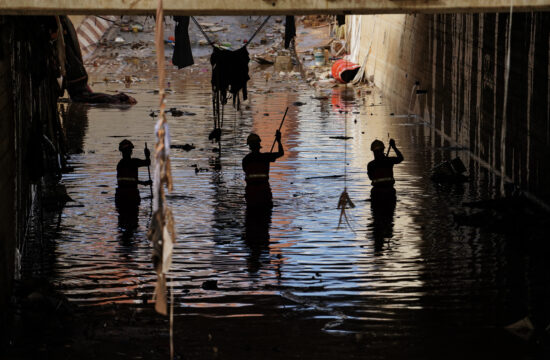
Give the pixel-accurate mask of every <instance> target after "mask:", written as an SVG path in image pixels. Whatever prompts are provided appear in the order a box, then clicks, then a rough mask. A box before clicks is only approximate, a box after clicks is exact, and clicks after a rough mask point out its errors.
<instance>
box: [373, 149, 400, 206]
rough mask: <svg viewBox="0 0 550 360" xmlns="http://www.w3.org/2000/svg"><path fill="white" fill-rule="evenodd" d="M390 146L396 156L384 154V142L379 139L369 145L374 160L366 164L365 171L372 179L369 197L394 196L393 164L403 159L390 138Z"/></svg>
mask: <svg viewBox="0 0 550 360" xmlns="http://www.w3.org/2000/svg"><path fill="white" fill-rule="evenodd" d="M390 147H391V148H393V150H394V151H395V154H396V155H397V156H386V155H384V143H383V142H382V141H380V140H374V141H373V142H372V144H371V146H370V149H371V150H372V152H373V153H374V160H372V161H371V162H369V164H368V165H367V173H368V175H369V179H371V181H372V190H371V199H372V198H373V196H374V197H376V196H379V195H380V196H384V195H390V194H391V195H393V196H395V189H394V188H393V184H395V179H394V178H393V166H394V165H395V164H399V163H400V162H401V161H403V154H401V151H399V150H398V149H397V147H396V146H395V140H393V139H390Z"/></svg>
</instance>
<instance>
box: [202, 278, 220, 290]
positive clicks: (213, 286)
mask: <svg viewBox="0 0 550 360" xmlns="http://www.w3.org/2000/svg"><path fill="white" fill-rule="evenodd" d="M201 287H202V288H203V289H204V290H218V280H206V281H205V282H203V283H202V286H201Z"/></svg>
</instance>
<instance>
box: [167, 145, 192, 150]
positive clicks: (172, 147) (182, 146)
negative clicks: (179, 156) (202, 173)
mask: <svg viewBox="0 0 550 360" xmlns="http://www.w3.org/2000/svg"><path fill="white" fill-rule="evenodd" d="M170 148H171V149H182V150H185V151H191V150H193V149H194V148H195V145H193V144H191V145H189V144H185V145H176V144H172V145H170Z"/></svg>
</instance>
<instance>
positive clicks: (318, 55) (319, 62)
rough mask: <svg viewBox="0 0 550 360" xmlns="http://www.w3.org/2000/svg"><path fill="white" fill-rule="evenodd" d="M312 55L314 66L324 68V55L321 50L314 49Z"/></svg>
mask: <svg viewBox="0 0 550 360" xmlns="http://www.w3.org/2000/svg"><path fill="white" fill-rule="evenodd" d="M313 55H314V59H315V65H316V66H324V65H325V54H324V52H323V49H321V48H317V49H315V52H314V53H313Z"/></svg>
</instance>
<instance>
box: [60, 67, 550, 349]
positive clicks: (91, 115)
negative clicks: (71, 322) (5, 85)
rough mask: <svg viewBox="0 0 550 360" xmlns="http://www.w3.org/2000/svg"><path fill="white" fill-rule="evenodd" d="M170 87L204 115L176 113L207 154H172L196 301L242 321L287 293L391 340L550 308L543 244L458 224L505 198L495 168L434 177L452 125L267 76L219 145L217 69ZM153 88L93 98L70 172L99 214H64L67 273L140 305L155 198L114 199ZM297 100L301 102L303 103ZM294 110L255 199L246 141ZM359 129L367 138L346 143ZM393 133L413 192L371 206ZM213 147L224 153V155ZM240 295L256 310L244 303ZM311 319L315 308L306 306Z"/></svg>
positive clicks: (179, 137) (175, 204) (181, 278)
mask: <svg viewBox="0 0 550 360" xmlns="http://www.w3.org/2000/svg"><path fill="white" fill-rule="evenodd" d="M171 81H172V84H173V89H174V91H175V93H174V94H172V95H171V97H170V98H169V102H170V106H173V107H178V108H180V109H187V108H190V109H192V111H193V112H195V113H196V115H195V116H187V115H186V116H182V117H178V118H170V119H169V121H170V125H171V127H170V131H171V136H172V140H173V142H174V143H178V144H184V143H193V144H194V145H195V147H196V149H193V150H191V151H188V152H187V151H183V150H181V149H173V151H172V153H171V160H172V172H173V177H174V191H173V193H172V194H168V196H167V199H168V200H167V201H168V202H169V203H170V205H171V206H172V209H173V211H174V216H175V218H176V224H177V233H178V234H179V238H178V243H177V244H176V248H175V251H174V261H173V270H172V274H171V275H172V276H173V279H174V281H173V283H174V290H175V292H176V294H177V295H178V296H184V297H185V307H186V308H185V309H186V310H189V309H190V308H192V309H191V310H192V311H193V312H194V313H197V314H207V315H212V313H213V312H216V311H219V309H221V308H223V312H224V314H225V315H227V316H246V315H249V314H251V313H254V314H257V312H258V309H257V308H254V309H253V307H252V306H249V305H247V304H249V303H251V302H253V300H247V301H242V297H246V296H251V297H252V296H265V297H270V296H273V297H279V296H285V297H288V298H289V299H290V298H292V299H293V300H292V301H295V302H296V303H297V304H304V306H303V308H304V309H313V308H314V309H323V310H322V311H325V309H329V310H326V311H327V313H326V314H325V313H323V314H325V316H327V317H333V314H336V313H339V314H344V315H345V316H340V315H338V316H339V317H338V319H345V320H342V321H340V322H339V323H338V325H337V326H335V327H334V328H331V329H332V330H338V331H354V332H359V333H369V332H372V333H376V334H377V335H378V334H381V335H380V336H382V337H383V336H386V338H385V340H387V341H395V338H394V337H393V336H403V337H407V336H408V337H413V338H414V337H416V339H418V338H422V337H423V336H428V335H433V330H432V329H438V327H437V326H435V325H438V326H439V325H441V322H443V321H444V322H445V326H447V327H448V328H452V329H453V331H454V332H455V329H457V328H458V329H461V330H460V331H461V334H462V336H463V337H467V336H469V335H468V334H469V333H468V330H469V329H470V327H471V326H483V329H487V328H488V326H491V330H490V331H494V329H495V328H496V327H497V326H501V325H502V324H506V323H509V322H512V321H513V320H514V319H513V318H517V317H520V316H523V315H524V314H525V311H527V310H528V309H531V312H532V313H533V314H535V313H536V314H539V315H538V317H539V318H542V319H544V318H545V317H546V318H547V317H548V305H546V304H548V301H546V303H545V304H543V302H542V301H544V300H547V299H548V293H549V292H548V285H545V284H543V281H541V280H540V275H539V278H538V280H533V281H531V280H530V281H527V280H526V277H530V278H534V279H536V278H537V275H536V274H548V265H544V264H543V263H542V262H538V261H537V262H530V260H529V259H528V258H527V255H526V253H527V252H528V251H532V250H525V249H523V251H524V253H521V252H518V251H517V247H518V245H517V244H519V243H521V241H520V240H518V239H508V238H506V237H505V236H501V235H495V234H491V233H488V232H487V231H483V230H482V229H477V228H471V227H465V228H457V226H456V224H455V223H454V222H453V212H454V211H455V210H456V209H457V208H459V207H460V206H461V205H462V203H463V202H465V201H472V200H475V199H480V198H487V197H491V195H492V194H493V191H494V188H493V187H492V183H493V180H492V179H493V176H492V175H491V174H490V173H487V172H485V170H483V168H481V169H479V170H475V167H474V170H475V171H474V177H475V178H476V179H477V180H476V182H473V183H466V184H461V185H460V186H448V187H446V186H442V185H438V184H434V183H432V182H431V181H429V173H430V169H431V167H432V166H433V165H434V164H435V163H437V162H439V161H441V160H445V159H446V158H447V157H448V156H455V155H456V153H455V152H446V150H445V151H440V150H434V149H435V148H439V147H440V145H441V139H440V138H439V137H438V135H437V134H435V133H434V132H432V130H431V129H430V128H428V127H424V126H418V125H417V124H413V123H412V122H411V119H408V118H406V117H404V118H399V117H392V116H391V115H390V113H392V112H393V111H395V110H394V109H391V108H390V107H389V106H381V105H380V102H381V98H380V97H379V95H377V94H376V93H373V94H369V95H368V97H366V98H365V99H359V98H356V99H354V98H353V97H352V96H351V94H348V95H349V96H347V95H344V96H343V97H342V92H343V91H345V89H342V88H338V87H337V88H334V89H326V90H324V92H323V93H321V94H318V93H315V91H314V90H313V89H310V88H309V87H307V86H304V85H300V84H297V83H296V84H294V83H293V85H295V87H294V88H290V89H289V87H285V86H284V84H283V85H281V88H276V87H275V86H274V89H272V91H271V92H270V93H269V94H266V93H263V92H261V91H259V89H260V88H261V86H263V84H265V80H262V81H261V84H260V85H261V86H258V87H254V86H251V101H250V104H249V108H247V107H246V106H243V110H242V112H239V113H238V112H236V111H234V110H233V109H226V113H225V116H226V125H225V126H224V129H223V133H222V138H221V147H219V146H218V145H217V144H212V143H211V142H210V141H209V140H208V134H209V132H210V131H211V130H212V127H211V124H212V122H211V114H210V111H211V110H210V109H211V106H210V105H211V103H210V100H211V99H210V92H209V91H202V89H208V88H209V87H208V77H207V76H205V79H200V78H197V79H195V78H194V79H193V81H192V82H191V81H178V79H177V77H176V76H173V77H172V78H171ZM252 82H253V81H252ZM109 86H114V85H112V84H105V87H109ZM140 86H142V87H141V88H139V87H138V88H135V89H134V91H135V92H136V94H135V95H136V98H137V99H138V104H137V105H136V106H135V107H133V108H132V109H130V110H128V111H124V112H121V111H119V110H118V109H113V108H96V107H92V108H90V107H88V106H86V108H81V110H85V111H82V112H80V113H76V115H74V116H75V119H74V120H75V122H74V123H73V125H74V126H75V128H76V126H77V125H78V124H80V125H78V126H80V130H78V131H80V132H81V133H82V134H83V135H81V140H80V141H81V142H80V144H81V145H80V146H81V147H82V149H83V151H84V153H82V154H79V155H74V156H73V158H72V160H71V165H72V166H74V167H75V172H74V173H72V174H67V175H66V176H65V178H64V181H65V182H66V184H67V188H68V190H69V194H70V196H71V197H73V198H74V199H75V200H77V201H78V202H79V203H81V204H84V205H85V208H66V209H65V210H64V213H63V216H62V222H61V225H60V229H59V233H58V234H56V236H58V240H57V249H56V251H57V262H56V264H55V267H56V268H55V270H56V276H57V279H56V280H58V281H59V282H62V283H63V284H64V285H65V292H66V294H67V296H68V297H69V298H70V299H71V300H74V301H76V302H79V303H83V304H90V305H96V304H101V303H105V302H111V301H115V302H119V301H131V300H132V299H134V298H135V296H138V293H139V295H140V296H141V295H143V294H144V295H145V296H147V297H149V296H150V295H151V294H152V292H153V284H154V280H155V274H154V272H153V270H152V266H151V263H150V251H151V249H150V246H149V244H148V242H147V239H146V237H145V229H146V228H147V222H148V218H149V216H150V212H149V205H148V201H142V203H141V205H140V207H139V208H138V209H137V213H136V209H132V211H129V212H128V213H125V212H121V211H120V210H121V209H118V210H117V208H116V207H115V205H114V187H115V185H116V174H115V171H114V165H113V164H116V162H117V161H118V159H119V153H118V151H117V150H116V148H117V144H118V142H119V141H120V140H121V137H127V138H131V139H135V140H136V141H139V142H140V143H141V142H145V141H146V142H148V143H153V142H154V134H153V126H154V121H152V119H151V118H150V117H148V116H147V114H148V113H149V112H150V109H151V108H154V107H155V106H157V105H158V104H157V100H158V99H157V98H156V97H153V96H151V94H150V93H148V91H150V89H151V87H153V86H154V85H151V84H147V83H143V84H141V85H140ZM108 90H109V89H102V88H100V89H98V91H108ZM111 90H113V89H111ZM261 90H262V91H263V89H261ZM361 100H362V102H361ZM298 101H299V102H300V103H302V105H300V106H297V105H293V103H294V102H298ZM333 101H334V104H333V105H332V111H331V107H330V106H329V105H330V103H331V102H333ZM335 105H338V107H336V106H335ZM286 106H290V110H289V113H288V115H287V119H286V121H285V123H284V126H283V129H282V133H283V143H284V147H285V155H284V156H283V157H282V158H280V159H278V160H277V162H275V163H273V164H272V166H271V169H270V184H271V188H272V192H273V202H274V208H273V210H269V211H267V212H259V211H255V210H252V209H250V208H247V207H246V203H245V200H244V197H245V196H244V195H245V191H244V190H245V181H244V174H243V170H242V165H241V161H242V159H243V157H244V156H245V155H246V154H247V153H248V150H247V147H246V137H247V136H248V134H249V133H250V132H255V133H258V134H259V135H260V136H261V137H262V139H264V142H265V144H266V146H265V148H267V149H264V150H269V147H270V146H271V142H272V141H273V134H274V133H275V129H276V128H277V127H278V125H279V123H280V120H281V118H282V115H283V113H284V110H285V108H286ZM340 110H342V111H340ZM345 111H347V113H346V112H345ZM265 114H267V116H266V115H265ZM371 114H372V115H371ZM84 119H85V120H84ZM84 124H85V125H84ZM346 127H347V136H349V137H352V138H351V139H348V140H343V139H341V138H337V137H342V136H343V135H345V133H346V132H345V129H346ZM75 128H73V129H75ZM82 129H84V130H82ZM71 131H73V130H71ZM73 133H75V132H73ZM388 133H391V137H393V138H395V139H396V141H397V142H398V143H399V145H400V149H401V148H402V151H403V153H404V154H406V157H407V159H406V161H404V162H403V163H402V164H400V165H399V166H396V167H395V169H394V176H395V179H396V184H395V188H396V190H397V193H398V196H399V201H398V202H397V199H396V198H395V197H393V198H390V199H386V200H384V201H382V202H381V203H378V202H377V201H373V202H370V203H369V202H367V201H365V200H366V199H368V198H369V194H370V190H371V183H370V180H369V179H368V176H367V174H366V167H367V163H368V162H369V161H370V160H372V153H371V152H370V150H369V146H370V144H371V142H372V141H373V140H374V139H376V138H378V139H386V137H387V134H388ZM82 136H83V140H82ZM115 136H116V137H115ZM214 146H215V147H216V148H217V149H218V150H221V151H216V152H214V151H213V147H214ZM346 146H347V150H346ZM220 155H221V156H220ZM461 155H464V157H463V160H464V162H465V164H471V159H470V158H469V157H468V156H467V155H465V154H461ZM193 165H195V167H193ZM475 166H477V165H475ZM195 168H200V169H204V171H199V172H195ZM344 169H346V178H345V179H344V176H343V175H344ZM142 170H143V169H142ZM476 171H477V172H476ZM145 176H146V175H145V174H143V175H142V176H141V178H144V177H145ZM344 180H345V181H344ZM344 186H347V189H348V193H349V195H350V198H351V199H352V201H354V203H355V204H356V208H354V209H350V212H349V214H350V216H352V217H353V219H354V224H355V226H354V230H355V231H349V230H347V229H341V230H337V222H338V215H339V212H338V209H337V208H336V205H337V202H338V197H339V195H340V194H341V193H342V190H343V188H344ZM127 215H128V216H127ZM83 239H85V241H84V240H83ZM514 241H515V242H514ZM397 244H398V246H397ZM513 244H516V245H513ZM125 245H128V246H125ZM124 252H126V253H124ZM518 253H521V254H522V255H520V256H518V255H517V254H518ZM125 254H126V255H125ZM541 254H544V252H541ZM541 256H542V255H541ZM210 279H216V280H218V286H219V289H218V290H208V291H206V290H204V289H202V288H201V284H202V283H203V282H204V281H205V280H210ZM281 288H284V289H285V290H284V292H283V291H279V289H281ZM531 296H533V297H536V299H534V298H531ZM527 298H529V299H527ZM236 303H238V304H242V306H241V305H239V307H238V309H236V308H235V305H234V304H236ZM266 304H267V305H266V307H269V306H271V305H269V302H267V303H266ZM520 305H521V306H522V307H521V306H520ZM273 306H274V307H275V306H277V305H273ZM297 306H298V305H297ZM216 309H217V310H216ZM495 309H496V310H495ZM180 310H181V309H180ZM320 311H321V310H320ZM541 314H542V315H541ZM218 315H219V313H218ZM296 316H297V317H304V318H307V317H309V316H311V314H310V313H309V312H308V310H303V311H302V312H297V314H296ZM441 319H444V320H441ZM321 322H322V321H321ZM464 324H466V325H464ZM487 324H489V325H487ZM487 331H489V330H487ZM396 334H397V335H396ZM387 341H381V342H380V344H382V345H380V346H383V345H385V346H387V344H388V343H389V342H387ZM373 346H375V345H373Z"/></svg>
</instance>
